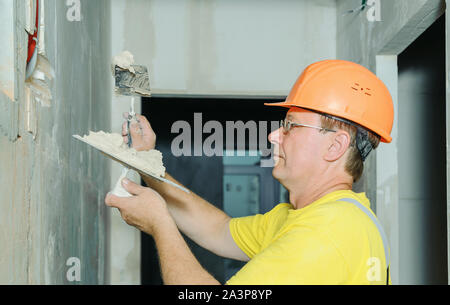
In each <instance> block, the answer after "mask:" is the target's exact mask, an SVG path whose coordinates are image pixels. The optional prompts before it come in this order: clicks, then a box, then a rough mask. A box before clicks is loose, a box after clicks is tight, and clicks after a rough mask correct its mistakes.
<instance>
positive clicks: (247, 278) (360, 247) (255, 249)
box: [226, 190, 387, 285]
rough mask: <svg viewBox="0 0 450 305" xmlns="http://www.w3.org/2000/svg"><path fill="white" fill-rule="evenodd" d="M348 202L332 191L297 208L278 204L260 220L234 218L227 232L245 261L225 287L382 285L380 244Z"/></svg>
mask: <svg viewBox="0 0 450 305" xmlns="http://www.w3.org/2000/svg"><path fill="white" fill-rule="evenodd" d="M343 198H353V199H356V200H358V201H359V202H360V203H361V204H362V205H364V206H365V207H367V208H368V209H370V202H369V200H368V199H367V197H366V195H365V193H358V194H357V193H354V192H352V191H347V190H346V191H335V192H332V193H330V194H327V195H325V196H323V197H322V198H320V199H318V200H316V201H315V202H313V203H311V204H309V205H307V206H306V207H304V208H301V209H294V208H293V206H292V205H291V204H288V203H280V204H278V205H277V206H276V207H274V208H273V209H272V210H271V211H269V212H267V213H266V214H264V215H261V214H258V215H254V216H247V217H240V218H233V219H232V220H231V221H230V232H231V235H232V236H233V239H234V241H235V242H236V244H237V245H238V246H239V248H241V249H242V251H244V252H245V253H246V254H247V255H248V256H249V257H250V261H249V262H248V263H247V264H246V265H245V266H244V267H243V268H242V269H241V270H240V271H239V272H237V273H236V274H235V275H234V276H232V277H231V278H230V279H229V280H228V281H227V283H226V284H230V285H247V284H250V285H253V284H255V285H258V284H274V285H278V284H294V285H295V284H331V285H333V284H382V285H383V284H386V272H387V271H386V268H387V267H386V262H385V253H384V247H383V241H382V239H381V236H380V234H379V232H378V229H377V227H376V225H375V224H374V223H373V221H372V220H371V219H370V218H369V217H368V216H367V215H366V214H365V213H364V212H363V211H361V210H360V209H359V208H358V207H357V206H355V205H354V204H352V203H347V202H341V201H339V202H337V200H339V199H343Z"/></svg>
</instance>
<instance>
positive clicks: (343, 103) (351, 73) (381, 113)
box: [265, 60, 394, 143]
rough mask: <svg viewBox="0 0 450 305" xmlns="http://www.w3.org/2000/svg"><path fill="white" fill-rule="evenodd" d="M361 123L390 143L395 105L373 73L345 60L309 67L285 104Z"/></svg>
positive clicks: (320, 62)
mask: <svg viewBox="0 0 450 305" xmlns="http://www.w3.org/2000/svg"><path fill="white" fill-rule="evenodd" d="M265 105H267V106H282V107H288V108H290V107H300V108H305V109H309V110H312V111H316V112H320V113H324V114H328V115H331V116H335V117H337V118H341V119H345V120H347V121H350V122H353V123H357V124H358V125H360V126H362V127H364V128H366V129H367V130H370V131H372V132H374V133H375V134H377V135H379V136H380V138H381V141H382V142H386V143H390V142H391V141H392V138H391V136H390V133H391V130H392V124H393V122H394V105H393V102H392V97H391V95H390V93H389V90H388V89H387V88H386V86H385V85H384V84H383V82H382V81H381V80H380V79H379V78H378V77H377V76H376V75H375V74H373V73H372V72H371V71H369V70H368V69H366V68H365V67H363V66H361V65H358V64H356V63H353V62H350V61H345V60H324V61H319V62H316V63H314V64H312V65H310V66H308V67H307V68H306V69H305V70H304V71H303V73H302V74H301V75H300V77H299V78H298V79H297V81H296V83H295V84H294V86H293V87H292V89H291V92H290V93H289V95H288V97H287V98H286V100H285V101H284V102H281V103H265Z"/></svg>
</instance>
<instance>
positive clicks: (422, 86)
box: [398, 15, 448, 284]
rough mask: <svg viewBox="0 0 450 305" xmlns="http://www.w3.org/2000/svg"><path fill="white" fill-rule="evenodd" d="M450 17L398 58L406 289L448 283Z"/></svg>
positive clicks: (403, 280)
mask: <svg viewBox="0 0 450 305" xmlns="http://www.w3.org/2000/svg"><path fill="white" fill-rule="evenodd" d="M445 40H446V39H445V15H443V16H442V17H440V18H439V19H438V20H437V21H436V22H435V23H434V24H433V25H432V26H430V27H429V28H428V29H427V30H426V31H425V32H424V33H423V34H422V35H421V36H420V37H419V38H418V39H417V40H416V41H414V42H413V43H412V44H411V45H410V46H409V47H408V48H407V49H406V50H405V51H404V52H403V53H401V54H400V55H399V56H398V69H399V82H398V86H399V92H398V93H399V116H398V117H399V122H398V126H399V140H398V154H399V158H398V160H399V197H400V198H399V199H400V201H399V225H400V230H399V234H400V239H399V240H400V244H399V247H400V253H399V257H400V266H399V270H400V278H399V283H400V284H447V281H448V278H447V269H448V268H447V189H446V185H447V182H446V168H447V165H446V164H447V159H446V98H445V95H446V87H445V80H446V70H445Z"/></svg>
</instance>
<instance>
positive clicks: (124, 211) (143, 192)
mask: <svg viewBox="0 0 450 305" xmlns="http://www.w3.org/2000/svg"><path fill="white" fill-rule="evenodd" d="M122 184H123V187H124V188H125V189H126V190H127V191H128V192H129V193H130V194H132V196H131V197H118V196H114V195H112V194H108V195H107V196H106V198H105V203H106V204H107V205H108V206H111V207H115V208H117V209H119V211H120V214H121V216H122V218H123V219H124V220H125V221H126V223H127V224H129V225H132V226H135V227H136V228H138V229H139V230H141V231H143V232H146V233H147V234H150V235H152V236H153V238H154V239H155V243H156V248H157V250H158V254H159V261H160V265H161V273H162V278H163V280H164V283H165V284H177V285H181V284H190V285H193V284H203V285H212V284H220V283H219V282H218V281H217V280H215V279H214V278H213V277H212V276H211V275H210V274H209V273H208V272H207V271H206V270H205V269H203V267H202V266H201V265H200V263H199V262H198V261H197V259H196V258H195V257H194V255H193V254H192V252H191V251H190V249H189V247H188V246H187V244H186V242H185V241H184V239H183V237H182V236H181V234H180V232H179V231H178V228H177V226H176V224H175V222H174V220H173V218H172V216H171V215H170V213H169V210H168V209H167V204H166V201H165V200H164V199H163V198H162V197H161V195H159V194H158V193H157V192H155V191H154V190H152V189H150V188H147V187H143V186H140V185H139V184H136V183H133V182H131V181H129V180H128V179H123V180H122Z"/></svg>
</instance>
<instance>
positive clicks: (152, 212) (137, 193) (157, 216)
mask: <svg viewBox="0 0 450 305" xmlns="http://www.w3.org/2000/svg"><path fill="white" fill-rule="evenodd" d="M122 185H123V187H124V188H125V189H126V190H127V191H128V192H129V193H130V194H132V195H133V197H126V198H123V197H118V196H114V195H112V194H109V193H108V195H107V196H106V198H105V203H106V205H108V206H110V207H115V208H117V209H119V211H120V214H121V216H122V218H123V219H124V220H125V222H126V223H127V224H129V225H131V226H134V227H136V228H137V229H139V230H141V231H144V232H146V233H148V234H151V235H153V234H155V231H156V230H158V229H159V228H162V227H163V226H164V225H165V224H167V222H170V221H173V220H172V219H171V217H172V216H171V215H170V214H169V211H168V209H167V205H166V201H165V200H164V198H162V197H161V195H159V194H158V193H157V192H156V191H154V190H153V189H151V188H148V187H143V186H140V185H138V184H136V183H133V182H132V181H130V180H128V179H123V180H122Z"/></svg>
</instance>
